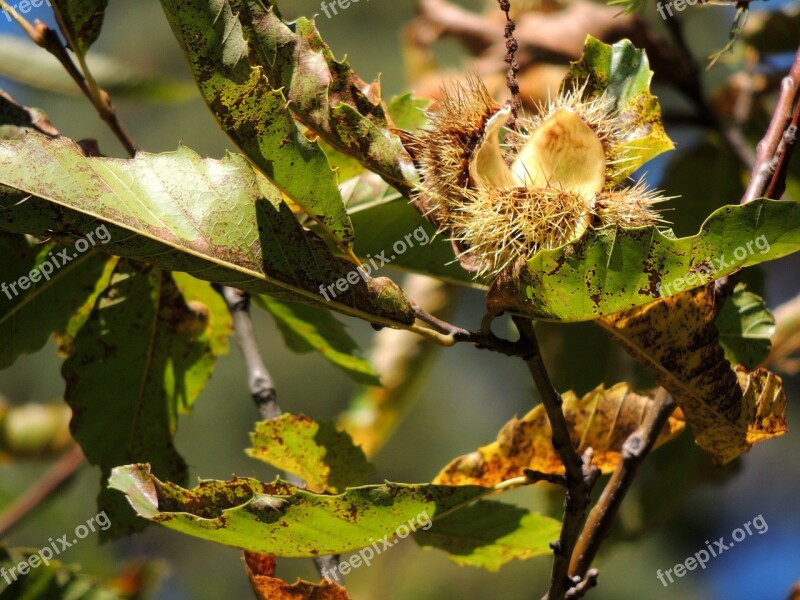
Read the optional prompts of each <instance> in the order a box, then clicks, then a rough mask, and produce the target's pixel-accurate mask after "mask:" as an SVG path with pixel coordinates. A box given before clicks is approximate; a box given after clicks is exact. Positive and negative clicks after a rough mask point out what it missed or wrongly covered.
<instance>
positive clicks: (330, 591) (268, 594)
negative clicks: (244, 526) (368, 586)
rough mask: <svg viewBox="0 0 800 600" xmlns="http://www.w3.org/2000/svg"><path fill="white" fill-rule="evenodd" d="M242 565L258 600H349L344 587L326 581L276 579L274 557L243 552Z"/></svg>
mask: <svg viewBox="0 0 800 600" xmlns="http://www.w3.org/2000/svg"><path fill="white" fill-rule="evenodd" d="M244 564H245V566H246V567H247V574H248V575H249V577H250V584H251V585H252V586H253V591H254V592H255V594H256V598H258V600H298V599H300V598H303V599H305V600H350V596H349V595H348V593H347V590H346V589H344V587H342V586H341V585H339V584H338V583H334V582H331V581H328V580H323V581H322V582H321V583H318V584H317V583H311V582H310V581H304V580H302V579H298V580H297V581H296V582H294V583H291V584H290V583H286V582H285V581H283V580H281V579H278V578H277V577H275V557H274V556H270V555H268V554H256V553H255V552H245V553H244Z"/></svg>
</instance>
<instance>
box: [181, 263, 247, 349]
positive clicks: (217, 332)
mask: <svg viewBox="0 0 800 600" xmlns="http://www.w3.org/2000/svg"><path fill="white" fill-rule="evenodd" d="M172 278H173V279H174V280H175V285H177V286H178V289H180V291H181V294H182V295H183V297H184V299H185V300H186V303H187V304H188V305H189V306H190V307H191V308H192V310H193V312H196V313H200V314H202V315H204V318H205V319H206V322H207V327H206V331H205V339H207V340H208V345H209V347H210V348H211V353H212V354H213V355H214V356H215V357H218V356H224V355H225V354H227V353H228V350H229V349H230V345H229V343H228V341H229V338H230V336H231V333H233V318H232V317H231V313H230V311H229V310H228V305H227V304H225V300H224V299H223V298H222V296H221V295H220V294H219V292H217V291H216V290H215V289H214V288H213V286H211V284H209V283H208V282H207V281H202V280H200V279H196V278H195V277H192V276H191V275H187V274H186V273H173V274H172Z"/></svg>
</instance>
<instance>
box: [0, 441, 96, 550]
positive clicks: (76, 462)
mask: <svg viewBox="0 0 800 600" xmlns="http://www.w3.org/2000/svg"><path fill="white" fill-rule="evenodd" d="M84 460H85V459H84V456H83V452H82V451H81V447H80V446H79V445H78V444H77V443H75V444H73V445H72V447H71V448H70V449H69V450H67V451H66V452H65V453H64V455H63V456H62V457H61V458H59V460H58V462H56V463H55V464H54V465H53V466H52V467H51V468H50V469H48V470H47V472H46V473H45V474H44V475H43V476H42V477H41V478H40V479H39V480H38V481H36V482H35V483H34V484H33V485H32V486H31V487H29V488H28V489H27V490H25V492H24V493H23V494H22V495H21V496H20V497H19V498H17V499H16V500H15V501H14V502H12V503H11V505H9V506H8V507H7V508H6V509H5V510H4V511H3V513H2V514H0V537H2V536H4V535H5V534H7V533H8V532H9V531H10V530H11V529H12V528H13V527H14V526H16V525H17V524H19V522H20V521H22V520H23V519H24V518H25V517H26V516H28V515H29V514H30V513H31V512H33V510H35V509H36V508H37V507H39V506H40V505H41V504H42V502H44V501H45V500H47V498H49V497H50V495H51V494H52V493H53V492H55V491H56V490H58V489H59V488H60V487H61V486H62V485H64V484H65V483H66V482H67V481H68V480H69V479H70V478H71V477H72V476H73V475H74V474H75V472H76V471H77V470H78V469H79V468H80V467H81V465H83V464H84Z"/></svg>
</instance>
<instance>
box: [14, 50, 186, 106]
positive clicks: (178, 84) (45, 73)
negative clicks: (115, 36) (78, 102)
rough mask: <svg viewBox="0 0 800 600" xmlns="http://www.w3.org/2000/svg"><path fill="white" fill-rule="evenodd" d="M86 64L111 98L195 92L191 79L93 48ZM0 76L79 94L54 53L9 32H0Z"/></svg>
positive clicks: (164, 97) (174, 97) (169, 98)
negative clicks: (149, 70)
mask: <svg viewBox="0 0 800 600" xmlns="http://www.w3.org/2000/svg"><path fill="white" fill-rule="evenodd" d="M86 64H87V65H88V66H89V70H90V71H91V73H92V76H93V77H94V78H95V80H96V81H97V84H98V85H99V86H100V87H101V88H103V89H104V90H105V91H106V92H108V93H109V94H110V95H111V96H112V97H113V98H114V99H115V100H117V99H120V98H130V99H136V100H144V101H149V102H183V101H185V100H189V99H190V98H192V97H194V96H195V94H196V93H197V92H196V90H195V86H194V85H192V84H191V83H188V82H184V81H174V80H171V79H166V78H164V77H163V76H160V75H147V74H144V73H141V72H139V71H138V70H136V68H135V67H133V66H132V65H131V64H130V63H127V62H122V61H121V60H118V59H116V58H114V57H111V56H107V55H102V54H98V53H97V52H92V53H91V54H90V55H89V56H87V57H86ZM0 77H7V78H8V79H11V80H13V81H16V82H18V83H22V84H25V85H29V86H31V87H34V88H36V89H39V90H42V91H45V92H48V93H51V94H53V93H55V94H63V95H66V96H81V95H82V94H81V90H80V88H79V87H78V86H77V85H75V81H74V80H73V79H72V77H70V76H69V74H68V73H67V72H66V71H65V70H64V67H63V65H62V64H61V63H60V62H58V59H57V58H56V57H54V56H53V55H52V54H50V53H49V52H42V51H41V50H40V49H39V48H37V47H36V46H34V45H33V44H32V42H30V41H29V40H26V39H23V38H20V37H17V36H13V35H0Z"/></svg>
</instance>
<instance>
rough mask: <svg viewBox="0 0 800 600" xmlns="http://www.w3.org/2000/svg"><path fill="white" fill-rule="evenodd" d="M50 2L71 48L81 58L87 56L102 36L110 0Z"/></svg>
mask: <svg viewBox="0 0 800 600" xmlns="http://www.w3.org/2000/svg"><path fill="white" fill-rule="evenodd" d="M50 2H52V4H51V6H52V7H53V11H54V12H55V13H56V19H58V24H59V26H60V27H61V32H62V33H63V34H64V36H65V37H66V38H67V41H68V42H69V45H70V48H72V50H73V51H74V52H75V53H77V54H80V55H81V56H83V55H85V54H86V52H88V50H89V47H90V46H91V45H92V44H94V43H95V42H96V41H97V38H98V37H99V36H100V29H101V28H102V27H103V17H104V16H105V10H106V7H107V6H108V0H50ZM50 2H48V4H50Z"/></svg>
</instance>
